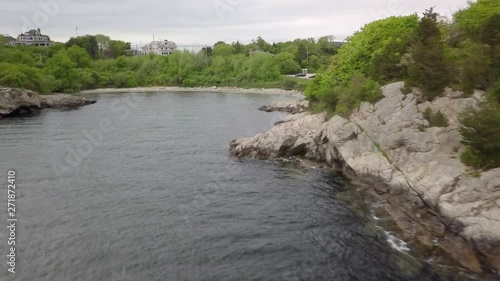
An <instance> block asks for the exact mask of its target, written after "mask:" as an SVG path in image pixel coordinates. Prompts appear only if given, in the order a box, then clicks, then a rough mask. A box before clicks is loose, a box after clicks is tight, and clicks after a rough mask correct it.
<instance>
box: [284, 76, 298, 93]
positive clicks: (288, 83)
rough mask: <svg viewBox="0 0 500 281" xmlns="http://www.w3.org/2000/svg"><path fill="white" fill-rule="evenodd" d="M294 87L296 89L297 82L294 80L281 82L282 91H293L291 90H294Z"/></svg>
mask: <svg viewBox="0 0 500 281" xmlns="http://www.w3.org/2000/svg"><path fill="white" fill-rule="evenodd" d="M295 87H297V81H295V80H289V79H286V80H285V81H284V82H283V89H285V90H293V89H295Z"/></svg>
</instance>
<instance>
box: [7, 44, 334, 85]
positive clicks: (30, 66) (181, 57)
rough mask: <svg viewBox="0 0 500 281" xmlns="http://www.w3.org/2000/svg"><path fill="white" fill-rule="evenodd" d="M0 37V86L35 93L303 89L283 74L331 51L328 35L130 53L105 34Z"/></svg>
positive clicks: (322, 64) (312, 64)
mask: <svg viewBox="0 0 500 281" xmlns="http://www.w3.org/2000/svg"><path fill="white" fill-rule="evenodd" d="M1 42H2V38H0V85H3V86H9V87H20V88H27V89H31V90H35V91H38V92H41V93H49V92H76V91H81V90H86V89H94V88H109V87H113V88H130V87H137V86H184V87H194V86H239V87H266V88H269V87H277V88H287V89H302V90H305V85H306V82H308V81H306V80H301V79H292V78H288V77H284V76H283V75H286V74H296V73H299V72H300V71H301V70H302V69H303V68H308V69H309V71H319V70H322V69H324V68H326V66H327V65H329V64H330V63H331V61H332V58H333V56H334V55H335V54H336V53H337V50H338V47H337V45H336V43H335V42H334V41H333V37H332V36H325V37H322V38H320V39H318V40H315V39H312V38H311V39H297V40H295V41H290V42H280V43H272V44H271V43H268V42H266V41H265V40H264V39H262V38H261V37H259V38H257V39H256V40H253V41H252V43H250V44H241V43H240V42H234V43H231V44H226V43H224V42H217V43H216V44H215V45H214V46H213V47H207V48H203V49H202V50H201V51H199V52H197V53H194V52H189V51H175V52H173V53H172V54H171V55H169V56H157V55H153V54H151V55H147V56H134V52H133V50H131V46H130V43H127V42H123V41H119V40H111V39H110V38H109V37H108V36H105V35H95V36H94V35H86V36H81V37H76V38H71V39H70V40H69V41H68V42H67V43H65V44H61V43H59V44H56V45H54V46H51V47H46V48H37V47H29V46H16V47H13V46H7V45H5V44H1Z"/></svg>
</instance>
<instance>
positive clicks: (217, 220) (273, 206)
mask: <svg viewBox="0 0 500 281" xmlns="http://www.w3.org/2000/svg"><path fill="white" fill-rule="evenodd" d="M94 98H95V99H97V100H98V103H97V104H94V105H90V106H87V107H83V108H79V109H76V110H46V111H43V112H41V113H39V114H34V115H31V116H25V117H20V118H9V119H2V120H0V144H1V145H0V172H1V175H0V176H1V180H0V182H2V184H3V185H5V186H6V184H7V172H8V171H9V170H14V171H15V172H16V181H17V182H16V183H17V189H16V196H17V197H16V202H15V204H16V216H17V218H18V222H17V228H16V242H17V244H16V247H17V254H16V257H17V260H16V274H15V275H14V274H11V273H9V272H7V268H8V267H7V263H6V262H7V257H6V255H5V254H4V253H6V251H7V235H8V233H7V231H6V229H5V228H6V227H2V231H1V232H0V235H1V237H0V250H1V253H2V257H1V258H0V260H1V264H2V268H1V269H0V270H2V273H1V274H0V280H22V281H45V280H46V281H59V280H61V281H66V280H68V281H74V280H77V281H78V280H82V281H86V280H89V281H100V280H106V281H109V280H111V281H132V280H134V281H135V280H217V281H225V280H339V281H342V280H346V281H347V280H361V281H368V280H384V281H385V280H397V281H401V280H463V279H464V278H465V276H463V275H462V274H459V273H455V272H454V271H453V270H445V269H436V267H433V266H431V265H430V264H428V263H426V262H421V261H418V260H417V259H415V258H413V257H412V256H411V253H410V252H409V251H408V249H407V248H406V247H405V244H404V243H402V242H401V241H398V240H397V237H395V236H393V235H392V234H390V233H389V232H387V231H384V230H383V229H381V228H380V227H378V226H377V225H376V220H375V219H374V218H373V216H372V214H371V212H370V211H369V210H368V209H367V207H366V204H365V203H364V201H363V200H362V198H360V196H359V195H358V194H356V192H355V191H354V189H353V188H352V187H349V186H348V185H346V184H345V181H344V179H342V178H341V177H340V176H338V175H335V174H332V173H329V172H327V171H324V170H318V169H306V168H304V167H301V165H299V164H297V163H293V162H275V161H257V160H234V159H231V158H230V155H229V152H228V147H229V142H230V141H231V140H232V139H235V138H239V137H250V136H253V135H255V134H257V133H259V132H265V131H266V130H268V129H269V128H271V127H272V126H273V124H274V123H275V122H276V121H279V120H282V119H283V118H284V117H285V116H286V115H285V114H283V113H264V112H259V111H257V108H258V107H259V106H261V105H263V104H268V103H270V102H272V101H276V100H290V99H292V98H290V97H281V96H266V95H258V94H255V95H248V94H247V95H242V94H228V93H226V94H223V93H220V94H216V93H210V94H208V93H175V92H171V93H148V94H106V95H96V96H94ZM2 188H3V187H2ZM2 194H3V198H1V199H0V200H2V202H4V203H5V204H4V203H2V206H4V208H2V210H1V213H0V215H1V217H2V218H5V219H2V221H4V223H5V225H7V222H6V219H7V208H5V206H6V202H7V193H6V192H3V193H2Z"/></svg>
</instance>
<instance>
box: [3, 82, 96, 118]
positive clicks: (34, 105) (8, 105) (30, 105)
mask: <svg viewBox="0 0 500 281" xmlns="http://www.w3.org/2000/svg"><path fill="white" fill-rule="evenodd" d="M93 103H96V101H95V100H90V99H87V98H85V97H81V96H73V95H66V94H58V95H46V96H40V95H38V94H37V93H35V92H33V91H30V90H25V89H17V88H0V118H2V117H4V116H14V115H21V114H26V113H33V112H38V111H40V110H42V109H44V108H75V107H80V106H84V105H88V104H93Z"/></svg>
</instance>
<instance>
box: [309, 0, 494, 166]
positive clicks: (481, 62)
mask: <svg viewBox="0 0 500 281" xmlns="http://www.w3.org/2000/svg"><path fill="white" fill-rule="evenodd" d="M393 81H405V82H406V88H407V90H410V89H411V87H418V88H420V89H421V90H422V91H423V98H424V99H427V100H433V99H434V98H436V97H439V96H440V95H441V94H442V93H443V92H444V88H445V87H447V86H450V87H452V88H454V89H456V90H461V91H463V92H464V93H465V94H466V95H470V94H472V93H473V91H474V89H479V90H483V91H486V92H487V100H486V101H485V102H484V103H483V104H481V106H480V108H479V109H478V110H470V111H469V112H467V113H465V114H464V115H463V116H462V120H461V122H462V125H463V127H462V130H461V131H462V135H463V137H464V139H463V142H464V144H466V145H467V147H468V148H467V151H466V152H465V153H464V154H463V155H462V160H463V161H464V163H466V164H467V165H470V166H472V167H474V168H484V169H489V168H494V167H500V106H499V104H500V1H498V0H478V1H476V2H471V3H469V6H468V7H467V8H465V9H463V10H460V11H458V12H456V13H455V14H454V16H453V18H452V19H451V20H449V19H446V18H444V17H441V16H440V15H438V14H437V13H435V12H434V10H433V9H429V10H427V11H426V12H425V13H424V14H423V16H422V17H420V18H419V17H418V15H410V16H403V17H390V18H387V19H383V20H379V21H375V22H372V23H370V24H367V25H366V26H364V27H363V28H362V29H361V30H360V31H359V32H356V33H355V34H354V35H353V36H352V37H350V38H349V39H348V43H347V44H346V45H345V46H343V47H342V48H341V49H340V50H339V52H338V54H337V55H335V56H334V59H333V63H332V64H331V65H330V67H329V69H328V70H327V71H325V72H323V73H322V74H319V75H318V76H317V78H316V79H315V80H314V82H313V83H312V84H311V85H310V86H309V87H308V89H307V92H306V96H307V98H308V99H309V100H310V101H311V102H312V104H313V107H314V108H315V109H316V110H329V111H331V112H334V113H338V114H345V115H346V114H349V113H350V112H351V111H352V110H353V109H354V108H356V107H358V106H359V105H360V103H361V102H364V101H368V102H376V101H378V100H379V99H380V98H381V97H382V96H381V93H380V90H379V87H380V85H384V84H387V83H388V82H393Z"/></svg>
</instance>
